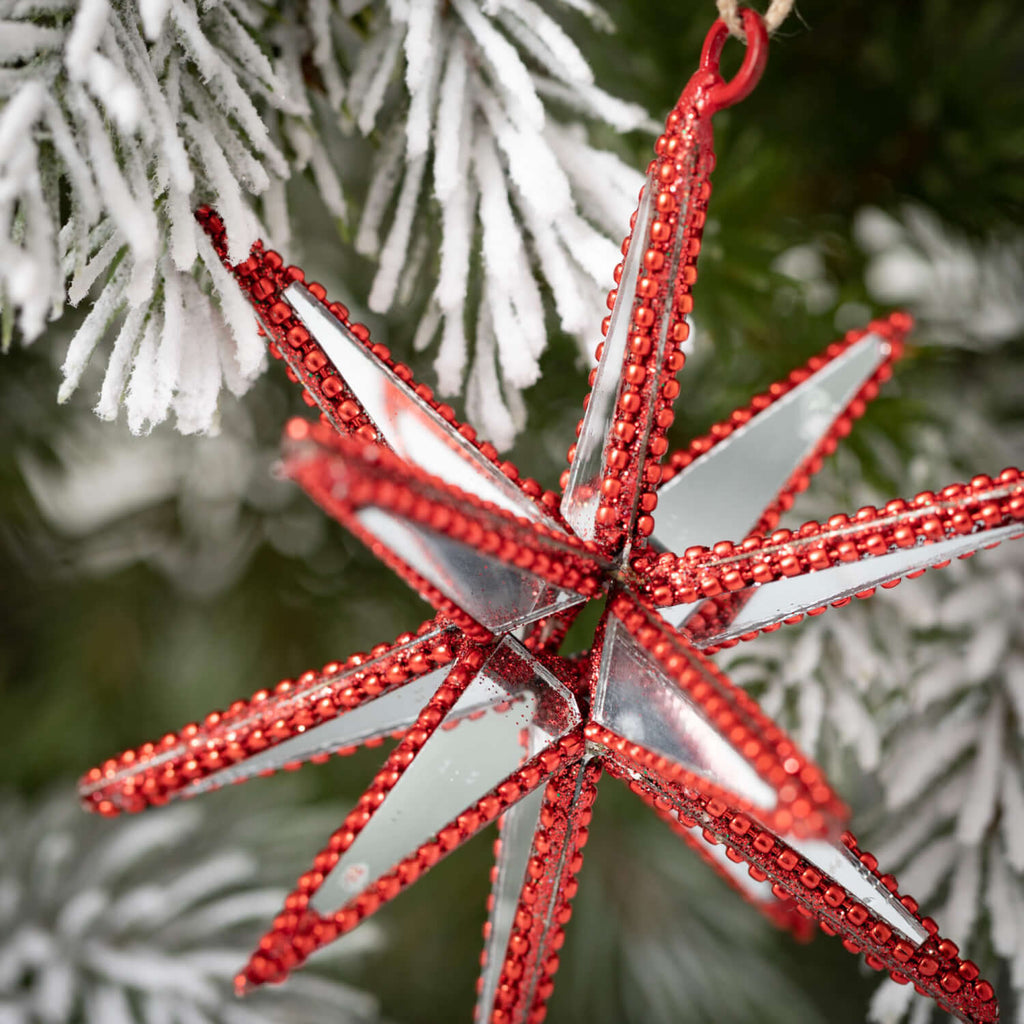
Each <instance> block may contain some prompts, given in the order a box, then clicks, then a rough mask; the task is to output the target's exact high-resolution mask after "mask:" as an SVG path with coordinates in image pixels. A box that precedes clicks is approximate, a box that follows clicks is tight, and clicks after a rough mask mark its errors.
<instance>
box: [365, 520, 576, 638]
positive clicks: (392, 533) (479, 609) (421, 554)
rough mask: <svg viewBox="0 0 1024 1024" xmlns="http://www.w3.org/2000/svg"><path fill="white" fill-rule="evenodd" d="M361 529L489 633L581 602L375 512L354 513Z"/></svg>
mask: <svg viewBox="0 0 1024 1024" xmlns="http://www.w3.org/2000/svg"><path fill="white" fill-rule="evenodd" d="M356 518H357V519H358V520H359V523H360V525H362V526H363V527H365V528H366V529H367V530H368V531H369V532H370V533H372V534H373V535H374V536H375V537H376V538H377V539H378V540H380V542H381V543H382V544H384V545H385V546H386V547H388V548H390V549H391V550H392V551H393V552H394V553H395V554H396V555H397V556H398V557H399V558H400V559H401V560H402V561H403V562H405V564H406V565H408V566H409V567H410V568H411V569H413V570H414V571H415V572H417V573H419V574H420V576H422V577H423V578H424V579H425V580H428V581H429V582H430V583H432V584H433V585H434V586H435V587H437V589H438V590H440V591H441V593H442V594H444V595H445V597H447V598H449V599H450V600H451V601H454V602H455V604H457V605H458V606H459V607H460V608H461V609H462V610H463V611H465V612H467V613H468V614H469V615H471V616H472V617H473V618H474V619H476V621H477V622H479V623H480V624H481V625H482V626H485V627H486V628H487V629H489V630H490V631H491V632H492V633H503V632H506V631H509V630H512V629H515V628H516V627H517V626H521V625H524V624H525V623H528V622H533V621H534V620H536V619H539V618H542V617H543V616H545V615H550V614H551V613H553V612H556V611H562V610H563V609H566V608H571V607H572V606H573V605H577V604H580V603H582V602H583V601H585V600H586V598H585V597H583V596H582V595H581V594H577V593H576V592H575V591H574V590H565V589H563V588H561V587H556V586H554V585H553V584H551V583H548V582H547V581H546V580H543V579H541V578H540V577H539V576H535V575H534V574H533V573H531V572H528V571H526V570H525V569H518V568H513V567H511V566H508V565H505V564H504V563H503V562H500V561H498V560H497V559H496V558H491V557H489V556H488V555H483V554H480V552H478V551H476V550H475V549H474V548H471V547H469V546H468V545H467V544H462V543H460V542H459V541H456V540H453V539H451V538H450V537H447V536H445V535H444V534H441V533H435V532H434V531H433V530H430V529H428V528H427V527H425V526H421V525H420V524H418V523H414V522H411V521H409V520H408V519H401V518H399V517H398V516H396V515H393V514H392V513H390V512H387V511H385V510H383V509H380V508H373V507H368V508H363V509H360V510H359V511H358V512H357V513H356Z"/></svg>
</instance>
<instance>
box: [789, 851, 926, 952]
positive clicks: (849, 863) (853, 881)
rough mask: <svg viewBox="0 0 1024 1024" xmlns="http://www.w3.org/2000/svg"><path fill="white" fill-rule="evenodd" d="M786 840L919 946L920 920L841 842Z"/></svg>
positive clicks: (921, 938)
mask: <svg viewBox="0 0 1024 1024" xmlns="http://www.w3.org/2000/svg"><path fill="white" fill-rule="evenodd" d="M786 842H787V843H788V844H789V845H790V846H792V847H793V849H794V850H796V852H797V853H799V854H801V855H802V856H804V857H806V858H807V859H808V860H809V861H810V862H811V863H812V864H814V865H815V866H816V867H818V868H819V869H820V870H821V871H823V872H824V873H825V874H826V875H828V876H829V877H830V878H833V879H835V881H837V882H838V883H839V884H840V885H841V886H842V887H843V888H844V889H845V890H846V891H847V892H848V893H849V894H850V895H851V896H852V897H853V898H854V899H855V900H857V901H858V902H860V903H863V904H864V906H865V907H867V909H868V910H870V911H871V913H872V914H874V915H875V916H876V917H879V918H881V920H883V921H884V922H885V923H886V924H887V925H889V926H890V927H891V928H894V929H895V930H896V931H898V932H899V933H900V935H902V936H903V937H904V938H905V939H907V940H908V941H909V942H911V943H913V944H914V945H915V946H920V945H921V943H922V942H924V940H925V939H927V938H928V932H927V931H926V930H925V928H924V926H923V925H922V924H921V922H920V921H918V920H916V919H915V918H914V917H913V915H912V914H911V913H910V912H909V911H908V910H907V908H906V907H904V906H903V904H902V903H900V901H899V900H898V899H897V898H896V897H895V896H894V895H893V894H892V893H891V892H889V890H888V889H886V887H885V886H884V885H882V883H881V882H879V880H878V879H877V878H875V876H874V875H873V874H871V872H870V871H868V870H867V868H865V867H864V865H863V864H861V862H860V861H859V860H857V858H856V857H854V855H853V854H852V853H851V852H850V851H849V850H848V849H847V848H846V847H845V846H843V844H842V843H830V842H829V841H828V840H826V839H796V838H795V837H793V836H786Z"/></svg>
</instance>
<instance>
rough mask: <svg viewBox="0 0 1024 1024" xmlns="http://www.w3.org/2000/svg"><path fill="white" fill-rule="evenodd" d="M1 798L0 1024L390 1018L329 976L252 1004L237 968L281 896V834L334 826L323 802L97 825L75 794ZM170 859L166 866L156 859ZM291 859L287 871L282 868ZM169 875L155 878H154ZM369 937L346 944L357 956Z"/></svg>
mask: <svg viewBox="0 0 1024 1024" xmlns="http://www.w3.org/2000/svg"><path fill="white" fill-rule="evenodd" d="M71 790H72V787H71V786H70V785H65V786H64V787H63V789H62V791H61V792H62V793H63V794H64V795H62V796H55V797H51V798H45V797H44V798H36V799H34V800H33V801H31V802H30V803H29V802H23V801H21V800H18V799H15V798H13V797H10V796H5V797H0V1020H3V1021H4V1022H11V1024H166V1022H168V1021H182V1022H184V1021H189V1022H194V1024H298V1022H299V1021H310V1020H332V1021H338V1022H346V1024H366V1022H369V1021H373V1020H377V1019H378V1016H377V1011H376V1006H375V1003H374V1001H373V1000H372V999H371V998H369V997H368V996H366V995H364V994H362V993H360V992H357V991H355V990H353V989H351V988H350V987H348V986H346V985H344V984H342V983H340V982H337V981H333V980H330V979H329V978H327V977H325V976H324V975H323V974H319V975H318V974H316V973H313V974H310V975H308V976H306V977H305V978H296V979H295V981H294V982H293V983H292V984H291V985H290V986H289V991H288V992H287V994H284V995H282V994H281V993H265V994H264V993H260V994H258V995H257V996H255V997H252V998H250V999H247V1000H246V1001H245V1002H244V1003H242V1002H239V1001H238V1000H237V999H236V998H235V996H234V993H233V985H232V978H233V975H234V974H235V972H236V971H237V969H238V966H239V964H241V963H244V961H245V956H246V954H247V951H248V947H249V945H251V943H252V942H253V940H254V938H255V936H256V935H257V933H258V929H259V921H260V920H261V919H262V918H264V917H266V915H267V914H268V913H273V912H274V911H275V910H276V909H277V908H278V907H279V906H280V902H281V898H282V893H283V892H284V891H285V890H284V889H283V888H278V885H279V884H280V882H281V881H282V877H283V876H284V875H286V874H287V872H288V870H289V868H290V869H291V870H294V869H295V865H294V864H292V865H285V864H282V863H281V856H280V853H281V851H280V849H279V848H278V845H277V843H276V842H275V839H274V836H275V835H280V834H288V833H292V834H293V835H294V833H295V831H298V832H299V833H301V834H306V835H310V836H312V835H313V834H315V832H316V831H318V830H322V829H323V827H324V824H325V823H324V821H323V818H322V816H321V815H320V814H315V813H312V812H310V811H305V812H298V813H296V812H284V811H280V810H279V811H271V812H270V814H269V815H267V814H264V813H261V814H260V815H259V816H258V818H257V819H256V821H257V822H258V826H257V827H255V828H254V827H252V825H251V824H246V823H244V822H243V821H242V819H241V817H240V815H239V813H238V810H237V808H234V809H232V808H228V809H227V817H225V813H224V812H225V808H221V810H220V812H218V814H217V815H216V816H214V815H211V814H210V813H209V812H208V811H207V812H204V811H203V810H202V809H201V808H200V807H199V806H185V805H181V806H177V807H173V808H167V809H164V810H162V811H160V812H158V813H157V814H155V815H154V816H152V817H147V818H146V819H145V820H141V819H140V820H132V821H122V822H109V821H97V820H94V819H91V818H89V817H88V816H87V815H84V814H82V812H81V809H80V808H79V807H78V806H77V805H76V804H75V802H74V801H73V800H72V799H70V798H69V797H68V795H67V794H68V793H70V792H71ZM157 864H159V867H156V866H155V865H157ZM282 868H283V871H282ZM154 879H156V881H154ZM376 941H377V933H375V931H374V929H373V927H372V926H371V927H370V929H369V931H368V932H367V933H366V935H365V936H364V941H361V940H360V939H356V944H355V945H348V946H347V948H346V949H344V950H339V952H340V954H341V956H342V957H351V956H352V955H353V954H354V953H357V952H358V951H360V950H364V951H365V950H366V949H368V948H371V947H372V946H373V944H374V943H375V942H376Z"/></svg>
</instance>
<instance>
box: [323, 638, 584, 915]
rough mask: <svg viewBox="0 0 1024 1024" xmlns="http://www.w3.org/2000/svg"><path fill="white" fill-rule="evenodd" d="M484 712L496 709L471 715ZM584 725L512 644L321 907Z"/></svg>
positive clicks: (372, 824) (403, 782) (345, 858)
mask: <svg viewBox="0 0 1024 1024" xmlns="http://www.w3.org/2000/svg"><path fill="white" fill-rule="evenodd" d="M480 707H486V708H488V709H489V710H487V711H486V712H485V713H484V714H479V713H477V714H474V715H472V716H470V712H471V711H474V710H475V709H479V708H480ZM579 723H580V713H579V709H578V708H577V706H576V702H575V700H574V699H573V697H572V694H571V693H570V692H569V691H568V690H567V689H566V688H565V687H564V686H563V685H562V684H561V683H560V682H559V681H558V680H557V679H556V678H555V677H554V676H553V675H551V673H550V672H548V671H547V669H545V668H544V667H543V666H542V665H541V663H540V662H539V661H537V659H536V658H534V657H533V655H531V654H530V653H529V652H528V651H527V650H526V648H525V647H523V646H522V644H520V643H519V641H517V640H515V639H513V638H512V637H506V638H505V639H504V640H502V642H501V643H500V644H499V645H498V646H497V647H496V648H495V650H494V653H493V654H492V655H491V656H490V658H488V659H487V661H486V662H485V663H484V665H483V667H482V668H481V669H480V671H479V672H478V673H477V675H476V676H475V677H474V678H473V680H472V682H471V683H470V684H469V686H468V687H467V688H466V689H465V691H464V692H463V694H462V696H461V697H460V698H459V699H458V700H457V701H456V703H455V705H454V707H453V708H452V709H451V711H449V712H448V714H447V715H446V716H445V718H444V720H443V721H442V722H441V724H440V725H439V726H438V727H437V728H436V729H435V730H434V731H433V733H431V735H430V737H429V739H428V740H427V742H426V743H425V744H424V745H423V746H422V747H421V748H420V749H419V750H418V751H417V753H416V756H415V757H414V758H413V760H412V762H411V763H410V764H409V766H408V768H406V769H405V771H404V772H403V773H402V775H401V777H400V778H399V779H398V781H397V782H396V783H395V785H394V786H393V787H392V789H391V790H390V791H389V792H388V793H387V795H386V797H385V799H384V801H383V803H381V804H380V806H379V807H378V808H377V810H376V811H375V812H374V813H373V815H372V817H371V818H370V820H369V821H368V822H367V824H366V826H365V827H364V828H363V830H362V831H361V832H360V833H359V834H358V835H357V836H356V838H355V841H354V842H353V843H352V845H351V846H350V847H349V848H348V849H347V850H346V851H345V852H344V853H343V854H342V856H341V858H340V860H339V861H338V863H337V864H336V865H335V867H334V868H333V870H332V871H331V872H330V873H329V874H328V875H327V876H326V877H325V878H324V881H323V884H322V885H321V887H320V888H319V889H318V890H317V892H316V893H315V894H314V896H313V898H312V900H311V901H310V905H311V906H312V908H313V909H314V910H317V911H319V912H320V913H321V914H330V913H333V912H334V911H335V910H337V909H338V908H339V907H340V906H342V905H343V904H344V903H346V902H347V901H348V900H349V899H351V898H352V897H354V896H356V895H357V894H358V893H360V892H362V891H363V890H364V889H365V888H366V887H367V886H369V885H371V884H372V883H373V882H375V881H376V880H377V879H378V878H380V876H381V875H383V874H385V873H387V872H388V871H390V870H391V869H392V868H393V867H394V866H395V865H396V864H397V863H398V862H399V861H401V860H402V859H403V858H404V857H407V856H409V855H411V854H413V853H414V852H415V851H416V850H417V849H418V848H419V847H420V846H421V845H422V844H424V843H426V842H428V841H429V840H430V839H432V838H433V837H434V836H435V835H436V834H437V832H438V831H439V830H440V829H442V828H443V827H444V826H445V825H447V824H448V823H449V822H450V821H453V820H454V819H455V818H457V817H458V816H459V815H460V814H461V813H462V812H463V811H465V810H467V809H468V808H469V807H471V806H473V805H474V804H475V803H476V801H477V800H479V799H480V798H481V797H483V796H485V795H486V794H487V793H489V792H491V791H492V790H493V789H494V788H495V787H496V786H497V785H498V784H499V783H500V782H502V781H504V779H506V778H507V777H508V776H509V775H510V774H511V773H512V772H514V771H515V770H516V769H517V768H518V767H519V766H520V765H521V764H522V763H523V762H524V761H525V760H527V759H528V758H530V757H532V756H534V755H536V754H538V753H540V752H541V751H542V750H544V749H545V748H546V747H548V746H550V745H551V743H553V742H554V741H556V740H557V739H559V738H560V737H562V736H564V735H566V734H567V733H568V732H570V731H571V730H572V729H573V728H575V727H576V726H577V725H579ZM546 781H547V780H546V779H544V778H541V780H540V782H539V784H540V785H541V786H543V784H544V782H546Z"/></svg>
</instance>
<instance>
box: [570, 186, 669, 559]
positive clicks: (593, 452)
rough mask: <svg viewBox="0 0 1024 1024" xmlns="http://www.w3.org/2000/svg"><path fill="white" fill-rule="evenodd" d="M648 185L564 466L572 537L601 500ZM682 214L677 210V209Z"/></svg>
mask: <svg viewBox="0 0 1024 1024" xmlns="http://www.w3.org/2000/svg"><path fill="white" fill-rule="evenodd" d="M653 191H654V189H653V188H652V185H651V183H650V182H649V181H648V183H647V185H646V186H645V187H644V195H643V199H641V201H640V208H639V210H638V211H637V215H636V223H635V225H634V227H633V232H632V238H634V239H636V241H637V244H636V245H632V244H631V245H630V247H629V252H628V253H627V254H626V261H625V266H624V267H623V271H622V276H621V278H620V279H619V290H618V295H617V296H616V300H615V308H614V309H613V310H612V315H611V323H610V325H609V327H608V334H607V335H606V336H605V339H604V350H603V351H602V353H601V361H600V363H599V364H598V367H597V376H596V377H595V378H594V384H593V387H591V389H590V401H589V402H588V404H587V411H586V412H585V413H584V414H583V428H582V429H581V431H580V436H579V439H578V440H577V442H576V455H575V456H574V458H573V461H572V466H571V467H570V468H569V483H568V484H567V486H566V488H565V493H564V494H563V496H562V506H561V507H562V515H563V516H564V517H565V521H566V522H567V523H568V524H569V525H570V526H571V527H572V529H573V532H574V533H575V534H576V536H577V537H582V538H583V539H584V540H593V539H594V534H595V520H596V517H597V507H598V505H600V504H601V490H600V487H601V478H602V477H603V475H604V462H605V444H606V443H607V441H608V437H609V435H610V433H611V427H612V421H613V419H614V418H615V404H616V402H617V401H618V398H619V385H620V382H621V374H622V364H623V361H624V359H625V357H626V342H627V340H628V337H629V325H630V323H631V321H632V317H633V300H634V298H635V297H636V282H637V278H638V276H639V273H640V258H641V256H642V255H643V252H644V242H645V241H646V239H647V233H648V230H649V228H650V220H651V195H652V193H653ZM680 217H682V213H680Z"/></svg>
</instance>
